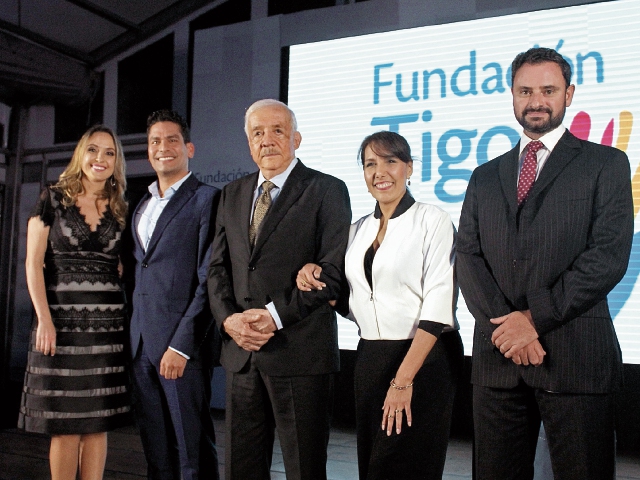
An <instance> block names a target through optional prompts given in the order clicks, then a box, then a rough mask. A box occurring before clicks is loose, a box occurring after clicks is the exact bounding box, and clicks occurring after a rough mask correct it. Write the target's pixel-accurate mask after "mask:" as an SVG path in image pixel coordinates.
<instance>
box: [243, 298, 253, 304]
mask: <svg viewBox="0 0 640 480" xmlns="http://www.w3.org/2000/svg"><path fill="white" fill-rule="evenodd" d="M251 300H253V298H251V297H244V301H245V302H247V303H249V302H250V301H251Z"/></svg>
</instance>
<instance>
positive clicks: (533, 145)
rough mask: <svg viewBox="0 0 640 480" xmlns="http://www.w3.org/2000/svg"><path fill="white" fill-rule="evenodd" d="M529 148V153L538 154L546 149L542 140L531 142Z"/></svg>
mask: <svg viewBox="0 0 640 480" xmlns="http://www.w3.org/2000/svg"><path fill="white" fill-rule="evenodd" d="M527 148H528V149H529V152H532V153H538V150H540V149H541V148H544V143H542V142H541V141H540V140H534V141H533V142H529V145H527Z"/></svg>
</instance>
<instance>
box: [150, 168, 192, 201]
mask: <svg viewBox="0 0 640 480" xmlns="http://www.w3.org/2000/svg"><path fill="white" fill-rule="evenodd" d="M190 176H191V172H189V173H187V174H186V175H185V176H184V177H182V178H181V179H180V180H178V181H177V182H176V183H174V184H173V185H171V186H170V187H169V188H167V189H166V190H165V191H164V196H163V197H161V196H160V192H159V191H158V181H157V180H156V181H155V182H153V183H152V184H151V185H149V193H150V194H151V196H152V197H154V198H156V199H158V200H160V199H165V200H168V199H170V198H171V197H172V196H173V194H174V193H176V192H177V191H178V189H179V188H180V187H181V186H182V184H183V183H184V182H186V181H187V178H189V177H190Z"/></svg>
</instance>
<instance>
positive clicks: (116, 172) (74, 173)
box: [55, 125, 127, 227]
mask: <svg viewBox="0 0 640 480" xmlns="http://www.w3.org/2000/svg"><path fill="white" fill-rule="evenodd" d="M98 132H103V133H107V134H109V135H111V138H112V139H113V144H114V145H115V147H116V157H115V164H114V168H113V175H111V177H109V178H108V179H107V181H106V182H105V184H104V189H103V190H102V191H101V192H98V198H97V199H96V202H97V200H98V199H106V200H107V202H108V203H109V208H110V209H111V213H112V214H113V216H114V217H115V219H116V220H117V221H118V223H119V224H120V225H121V226H122V227H124V226H125V223H126V221H127V201H126V200H125V197H124V192H125V190H126V188H127V179H126V178H125V163H124V153H123V152H122V144H121V143H120V140H118V137H117V136H116V134H115V133H114V132H113V130H111V129H110V128H109V127H106V126H104V125H94V126H93V127H91V128H90V129H89V130H87V131H86V132H85V134H84V135H83V136H82V138H81V139H80V141H79V142H78V145H76V149H75V150H74V152H73V156H72V157H71V162H69V165H67V168H65V169H64V172H62V173H61V174H60V177H59V178H58V183H56V184H55V188H57V189H58V190H60V191H61V192H62V196H63V198H62V204H63V205H64V206H65V207H70V206H71V205H75V203H76V199H77V198H78V195H82V194H83V193H84V186H83V185H82V176H83V175H84V174H83V173H82V159H83V157H84V154H85V151H86V149H87V144H88V143H89V138H90V137H91V135H93V134H94V133H98Z"/></svg>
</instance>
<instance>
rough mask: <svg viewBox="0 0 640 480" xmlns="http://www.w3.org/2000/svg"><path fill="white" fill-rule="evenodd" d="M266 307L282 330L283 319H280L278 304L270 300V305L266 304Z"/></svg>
mask: <svg viewBox="0 0 640 480" xmlns="http://www.w3.org/2000/svg"><path fill="white" fill-rule="evenodd" d="M264 308H266V309H267V310H269V313H270V314H271V316H272V317H273V321H274V322H276V327H277V328H278V330H281V329H282V320H280V315H278V311H277V310H276V306H275V305H274V304H273V302H270V303H269V304H268V305H265V307H264Z"/></svg>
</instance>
